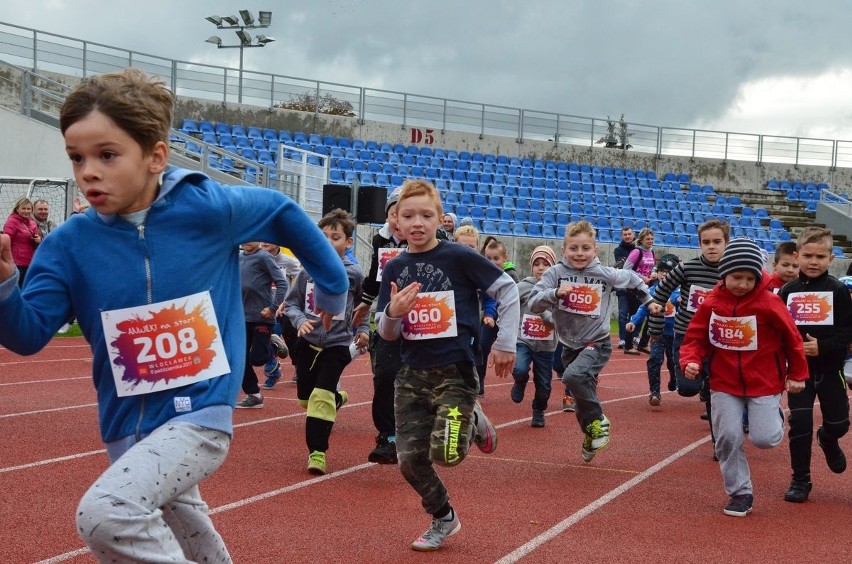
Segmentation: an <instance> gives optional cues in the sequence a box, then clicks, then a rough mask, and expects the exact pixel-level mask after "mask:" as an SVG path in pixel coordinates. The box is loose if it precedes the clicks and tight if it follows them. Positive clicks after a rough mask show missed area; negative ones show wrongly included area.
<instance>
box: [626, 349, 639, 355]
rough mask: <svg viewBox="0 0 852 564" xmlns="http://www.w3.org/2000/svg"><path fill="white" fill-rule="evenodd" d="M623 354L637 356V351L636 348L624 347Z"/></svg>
mask: <svg viewBox="0 0 852 564" xmlns="http://www.w3.org/2000/svg"><path fill="white" fill-rule="evenodd" d="M624 354H629V355H633V356H639V351H637V350H636V349H625V350H624Z"/></svg>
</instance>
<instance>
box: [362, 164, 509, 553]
mask: <svg viewBox="0 0 852 564" xmlns="http://www.w3.org/2000/svg"><path fill="white" fill-rule="evenodd" d="M441 211H442V210H441V199H440V197H439V195H438V191H437V190H436V189H435V187H434V186H433V185H432V184H430V183H429V182H427V181H425V180H419V179H418V180H406V181H405V182H404V183H403V185H402V192H401V193H400V196H399V202H398V203H397V221H398V222H399V227H400V230H401V231H402V234H403V236H404V237H405V239H406V241H408V249H407V251H406V252H405V253H403V254H401V255H399V256H397V257H396V258H394V259H393V260H392V261H390V262H388V264H387V265H386V267H385V271H384V274H383V275H382V285H381V290H380V292H379V301H378V309H377V311H378V313H377V315H376V317H377V330H378V331H379V334H380V335H381V336H382V338H383V339H388V340H393V339H396V338H399V337H400V336H402V338H403V342H402V368H401V369H400V371H399V374H398V375H397V378H396V383H395V390H396V393H395V400H394V411H395V414H396V447H397V457H398V459H399V469H400V471H401V472H402V475H403V477H404V478H405V479H406V481H408V483H409V484H411V486H412V487H413V488H414V490H415V491H416V492H417V493H418V494H419V495H420V498H421V503H422V505H423V508H424V509H425V510H426V512H427V513H429V514H430V515H431V517H432V523H431V525H430V527H429V529H427V530H426V532H424V533H423V534H422V535H421V536H420V537H418V538H417V539H416V540H415V541H414V542H413V543H412V545H411V547H412V548H413V549H414V550H422V551H427V550H437V549H438V548H440V546H441V545H442V543H443V542H444V540H445V539H446V538H447V537H449V536H450V535H453V534H455V533H457V532H458V531H459V529H460V528H461V522H460V521H459V517H458V514H457V513H456V511H455V509H454V508H453V507H452V506H451V505H450V498H449V495H448V493H447V488H446V486H445V485H444V483H443V482H442V481H441V478H440V477H439V476H438V474H437V472H435V468H434V466H433V465H434V464H437V465H439V466H455V465H457V464H459V463H460V462H461V461H462V460H464V458H465V457H466V456H467V453H468V449H469V448H470V445H471V443H475V444H476V445H477V447H479V449H480V450H481V451H482V452H484V453H491V452H494V449H495V448H496V447H497V434H496V431H495V429H494V426H493V425H491V423H490V422H489V421H488V418H487V417H485V414H484V413H483V412H482V409H481V407H480V406H479V403H478V402H477V401H476V397H477V393H478V391H479V378H478V377H477V374H476V369H475V367H474V363H475V360H476V358H475V354H474V350H473V347H472V346H471V343H472V342H473V339H474V337H475V335H476V333H477V331H478V330H479V296H478V292H477V291H478V290H481V291H483V292H485V293H487V294H488V295H490V296H491V297H493V298H494V299H496V300H497V301H498V302H499V304H500V305H499V308H498V309H499V314H500V321H499V327H500V331H499V332H498V334H497V340H496V341H495V342H494V347H493V349H492V351H491V362H492V363H493V365H494V369H495V372H496V374H497V376H498V377H500V378H505V377H506V376H508V375H509V374H510V373H511V370H512V367H513V366H514V364H515V341H516V338H517V327H518V316H519V313H518V290H517V287H516V286H515V283H514V282H513V281H512V279H511V278H510V277H509V275H508V274H506V273H504V272H503V271H502V270H500V269H499V268H497V267H496V266H494V265H493V264H492V263H490V262H489V261H488V259H486V258H485V257H483V256H482V255H480V254H479V253H477V252H475V251H473V250H471V249H469V248H467V247H465V246H464V245H460V244H457V243H451V242H448V241H439V240H438V239H437V238H436V236H435V233H436V230H437V227H438V222H439V221H440V218H441Z"/></svg>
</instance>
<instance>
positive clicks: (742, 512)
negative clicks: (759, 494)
mask: <svg viewBox="0 0 852 564" xmlns="http://www.w3.org/2000/svg"><path fill="white" fill-rule="evenodd" d="M753 503H754V496H753V495H751V494H743V495H732V496H731V500H730V501H729V502H728V505H726V506H725V509H724V513H725V515H730V516H731V517H745V516H746V515H748V514H749V513H751V506H752V505H753Z"/></svg>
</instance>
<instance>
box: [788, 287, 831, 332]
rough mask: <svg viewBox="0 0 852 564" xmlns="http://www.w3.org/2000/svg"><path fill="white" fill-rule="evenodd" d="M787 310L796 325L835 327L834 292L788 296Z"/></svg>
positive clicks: (795, 293) (802, 293)
mask: <svg viewBox="0 0 852 564" xmlns="http://www.w3.org/2000/svg"><path fill="white" fill-rule="evenodd" d="M787 309H788V310H790V315H792V316H793V321H795V322H796V325H834V293H832V292H794V293H792V294H790V295H789V296H787Z"/></svg>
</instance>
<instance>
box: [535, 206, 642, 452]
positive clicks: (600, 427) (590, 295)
mask: <svg viewBox="0 0 852 564" xmlns="http://www.w3.org/2000/svg"><path fill="white" fill-rule="evenodd" d="M597 254H598V247H597V242H596V241H595V229H594V227H592V225H591V224H590V223H589V222H588V221H577V222H573V223H569V224H568V225H567V227H566V228H565V241H564V243H563V245H562V255H563V259H562V260H560V261H559V262H558V263H556V265H555V266H553V267H552V268H550V269H549V270H548V271H547V272H545V273H544V274H543V275H542V277H541V280H539V282H538V283H537V284H536V285H535V287H534V288H533V290H532V293H531V295H530V298H529V308H530V311H531V312H532V313H543V312H545V311H548V310H549V311H551V312H552V315H553V323H554V324H555V325H556V334H557V337H558V338H559V341H560V342H561V343H562V344H563V346H564V348H563V351H562V363H563V365H564V366H565V373H564V374H563V375H562V381H563V382H564V383H565V384H566V385H567V386H568V388H569V389H570V391H571V395H572V396H573V397H574V405H575V408H576V412H575V413H576V416H577V422H578V423H579V424H580V430H581V431H582V432H583V435H584V436H583V445H582V448H581V454H582V456H583V460H584V461H585V462H591V461H592V459H593V458H594V457H595V453H597V451H599V450H600V449H602V448H604V447H605V446H606V445H607V444H609V436H610V422H609V419H608V418H607V416H606V415H604V413H603V408H602V407H601V402H600V400H599V399H598V394H597V382H598V375H599V374H600V372H601V370H603V367H604V366H605V365H606V363H607V361H608V360H609V357H610V355H612V342H611V340H610V327H609V320H610V318H611V316H612V315H611V314H612V309H613V307H615V305H616V298H615V293H614V291H615V290H617V289H628V290H632V291H634V292H635V293H637V294H638V296H639V299H640V302H641V303H643V304H647V303H649V302H650V301H651V296H650V294H648V286H646V285H645V282H643V281H642V279H641V278H640V277H639V275H638V274H636V273H635V272H633V271H632V270H623V269H618V268H612V267H608V266H603V265H602V264H601V262H600V260H598V257H597Z"/></svg>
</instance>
